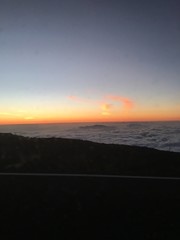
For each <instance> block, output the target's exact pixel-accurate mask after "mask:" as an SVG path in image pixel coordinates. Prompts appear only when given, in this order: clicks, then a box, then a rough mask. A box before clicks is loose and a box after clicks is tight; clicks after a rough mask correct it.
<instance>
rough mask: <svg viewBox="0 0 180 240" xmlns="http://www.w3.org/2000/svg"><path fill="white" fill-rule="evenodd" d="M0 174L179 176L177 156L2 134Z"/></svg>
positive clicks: (140, 149)
mask: <svg viewBox="0 0 180 240" xmlns="http://www.w3.org/2000/svg"><path fill="white" fill-rule="evenodd" d="M0 172H21V173H22V172H23V173H29V172H30V173H89V174H121V175H141V176H176V177H180V153H174V152H167V151H159V150H155V149H150V148H146V147H135V146H126V145H115V144H100V143H94V142H89V141H82V140H73V139H62V138H28V137H22V136H17V135H12V134H8V133H5V134H3V133H1V134H0Z"/></svg>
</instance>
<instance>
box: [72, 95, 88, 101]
mask: <svg viewBox="0 0 180 240" xmlns="http://www.w3.org/2000/svg"><path fill="white" fill-rule="evenodd" d="M68 99H70V100H72V101H74V102H78V103H87V102H90V101H89V100H88V99H85V98H79V97H76V96H73V95H71V96H68Z"/></svg>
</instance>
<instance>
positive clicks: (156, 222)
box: [0, 175, 180, 240]
mask: <svg viewBox="0 0 180 240" xmlns="http://www.w3.org/2000/svg"><path fill="white" fill-rule="evenodd" d="M179 189H180V181H179V180H158V179H153V180H150V179H131V178H129V179H123V178H106V177H104V178H97V177H94V178H92V177H65V176H63V177H62V176H59V177H58V176H53V175H52V176H0V191H1V198H0V203H1V214H0V219H1V231H0V237H1V239H14V238H15V237H23V238H25V239H27V238H29V239H36V237H37V236H41V237H42V236H46V237H48V239H78V238H79V237H83V238H84V239H157V240H159V239H179V238H180V218H179V215H180V207H179V202H180V193H179ZM39 234H40V235H39Z"/></svg>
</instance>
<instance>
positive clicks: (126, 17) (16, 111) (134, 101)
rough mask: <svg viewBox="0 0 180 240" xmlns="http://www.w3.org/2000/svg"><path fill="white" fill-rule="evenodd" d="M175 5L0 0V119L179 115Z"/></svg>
mask: <svg viewBox="0 0 180 240" xmlns="http://www.w3.org/2000/svg"><path fill="white" fill-rule="evenodd" d="M179 12H180V3H179V1H178V0H152V1H146V0H136V1H134V0H129V1H128V0H124V1H121V0H119V1H115V0H111V1H110V0H108V1H107V0H62V1H61V0H49V1H47V0H41V1H40V0H31V1H29V0H26V1H24V0H1V1H0V123H3V124H4V123H31V122H64V121H137V120H180V14H179ZM127 101H129V102H130V104H129V105H128V104H126V103H127Z"/></svg>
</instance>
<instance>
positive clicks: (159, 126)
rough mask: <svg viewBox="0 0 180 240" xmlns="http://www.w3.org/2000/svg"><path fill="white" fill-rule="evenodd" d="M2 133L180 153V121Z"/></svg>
mask: <svg viewBox="0 0 180 240" xmlns="http://www.w3.org/2000/svg"><path fill="white" fill-rule="evenodd" d="M0 132H9V133H14V134H18V135H22V136H29V137H63V138H73V139H82V140H90V141H94V142H100V143H115V144H126V145H135V146H146V147H150V148H156V149H160V150H168V151H174V152H180V122H134V123H133V122H132V123H125V122H124V123H97V124H94V123H74V124H68V123H66V124H35V125H34V124H32V125H30V124H29V125H1V126H0Z"/></svg>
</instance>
